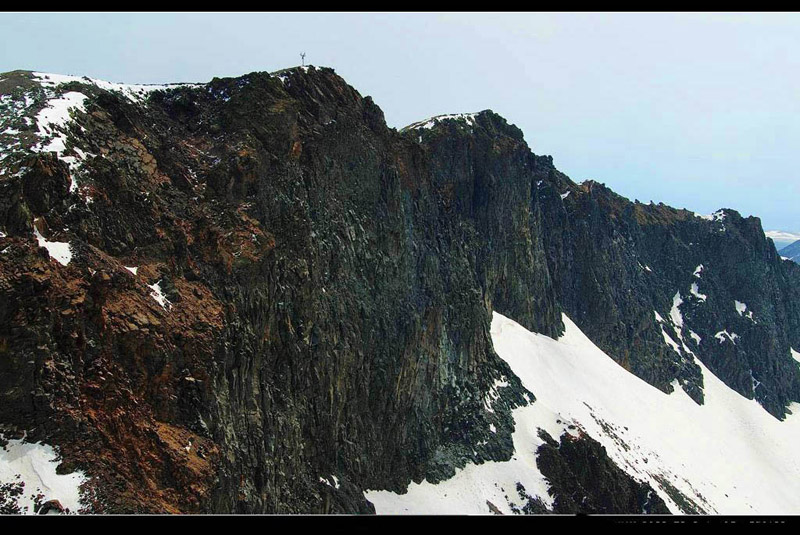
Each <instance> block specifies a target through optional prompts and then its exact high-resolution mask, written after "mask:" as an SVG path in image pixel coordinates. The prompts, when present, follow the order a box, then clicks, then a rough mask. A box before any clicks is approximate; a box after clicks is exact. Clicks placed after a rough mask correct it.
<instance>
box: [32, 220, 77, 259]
mask: <svg viewBox="0 0 800 535" xmlns="http://www.w3.org/2000/svg"><path fill="white" fill-rule="evenodd" d="M33 233H34V235H36V239H37V240H38V242H39V247H44V248H45V249H47V252H48V253H50V257H51V258H53V259H55V260H56V261H58V263H59V264H61V265H62V266H66V265H67V264H69V263H70V261H71V260H72V250H71V248H70V245H69V242H61V241H47V240H46V239H45V238H44V236H42V235H41V233H39V229H37V228H36V226H34V227H33Z"/></svg>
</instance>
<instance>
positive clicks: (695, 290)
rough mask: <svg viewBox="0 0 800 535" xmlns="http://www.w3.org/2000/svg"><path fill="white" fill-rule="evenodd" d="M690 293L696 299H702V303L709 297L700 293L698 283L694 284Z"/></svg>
mask: <svg viewBox="0 0 800 535" xmlns="http://www.w3.org/2000/svg"><path fill="white" fill-rule="evenodd" d="M689 292H690V293H691V294H692V295H693V296H695V297H696V298H698V299H700V300H702V301H705V300H706V299H708V296H707V295H705V294H701V293H700V287H699V286H698V285H697V283H696V282H693V283H692V287H691V288H689Z"/></svg>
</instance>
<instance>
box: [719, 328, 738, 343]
mask: <svg viewBox="0 0 800 535" xmlns="http://www.w3.org/2000/svg"><path fill="white" fill-rule="evenodd" d="M714 338H716V339H717V340H719V343H720V344H721V343H723V342H724V341H725V340H730V341H731V342H733V344H734V345H736V339H737V338H739V335H738V334H736V333H729V332H728V331H727V330H725V331H720V332H718V333H717V334H715V335H714Z"/></svg>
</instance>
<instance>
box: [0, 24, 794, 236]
mask: <svg viewBox="0 0 800 535" xmlns="http://www.w3.org/2000/svg"><path fill="white" fill-rule="evenodd" d="M301 51H306V52H307V54H308V55H307V61H308V62H309V63H311V64H314V65H325V66H330V67H333V68H334V69H336V71H337V72H338V73H339V74H341V75H342V76H343V77H344V78H345V79H347V80H348V81H349V82H350V83H351V84H352V85H353V86H355V87H356V89H358V90H359V91H360V92H361V94H363V95H372V97H373V98H374V99H375V101H376V102H377V103H378V105H379V106H380V107H381V108H382V109H383V110H384V112H385V114H386V119H387V121H388V123H389V125H390V126H394V127H398V128H400V127H402V126H405V125H406V124H408V123H411V122H414V121H416V120H419V119H422V118H425V117H428V116H430V115H437V114H441V113H454V112H469V111H478V110H482V109H486V108H491V109H493V110H495V111H496V112H498V113H500V114H501V115H503V116H505V117H506V118H507V119H508V120H509V122H512V123H514V124H516V125H517V126H519V127H520V128H521V129H522V130H523V132H524V133H525V138H526V140H527V141H528V143H529V144H530V146H531V148H532V149H533V151H534V152H536V153H537V154H550V155H552V156H553V158H554V161H555V163H556V165H557V166H558V167H559V169H561V170H562V171H564V172H565V173H567V174H568V175H569V176H570V177H571V178H573V179H574V180H576V181H579V182H580V181H583V180H585V179H588V178H592V179H595V180H599V181H601V182H604V183H606V184H607V185H609V186H610V187H611V188H613V189H615V190H616V191H617V192H619V193H621V194H623V195H625V196H627V197H630V198H631V199H639V200H640V201H643V202H649V201H650V200H653V201H655V202H659V201H663V202H664V203H667V204H670V205H673V206H676V207H679V208H688V209H690V210H694V211H697V212H701V213H711V212H713V211H715V210H716V209H718V208H721V207H729V208H734V209H736V210H739V211H740V212H742V213H743V214H744V215H757V216H759V217H761V219H762V222H763V224H764V227H765V230H772V229H780V230H784V231H791V232H796V233H798V235H799V236H798V237H800V217H798V216H799V215H800V210H798V198H800V186H798V184H800V174H799V173H800V172H799V171H798V158H797V156H796V154H797V147H798V145H799V144H800V114H799V113H798V111H800V91H799V90H800V68H799V67H800V15H798V14H771V13H759V14H679V13H666V14H664V13H644V14H637V13H607V14H581V13H563V14H559V13H517V14H514V13H498V14H487V13H477V14H450V13H447V14H435V13H419V14H415V13H400V14H394V13H374V14H368V13H364V14H359V13H321V14H314V13H276V14H270V13H245V14H220V13H211V14H178V13H175V14H170V13H153V14H145V13H135V14H124V13H113V14H63V13H58V14H42V13H31V14H24V13H19V14H17V13H3V14H0V71H8V70H12V69H18V68H21V69H32V70H41V71H47V72H57V73H63V74H79V75H88V76H91V77H94V78H100V79H104V80H109V81H121V82H142V83H159V82H184V81H207V80H210V79H211V78H212V77H214V76H237V75H240V74H244V73H247V72H251V71H256V70H261V71H275V70H278V69H281V68H284V67H288V66H293V65H296V64H298V63H299V53H300V52H301Z"/></svg>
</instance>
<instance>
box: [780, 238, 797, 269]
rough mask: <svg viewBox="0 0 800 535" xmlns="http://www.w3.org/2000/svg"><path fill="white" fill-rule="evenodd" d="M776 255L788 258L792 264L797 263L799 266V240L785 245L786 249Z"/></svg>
mask: <svg viewBox="0 0 800 535" xmlns="http://www.w3.org/2000/svg"><path fill="white" fill-rule="evenodd" d="M778 254H780V255H781V256H782V257H784V258H788V259H789V260H792V261H793V262H797V263H798V264H800V240H798V241H796V242H794V243H792V244H790V245H787V246H786V247H784V248H783V249H781V250H780V251H779V253H778Z"/></svg>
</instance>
